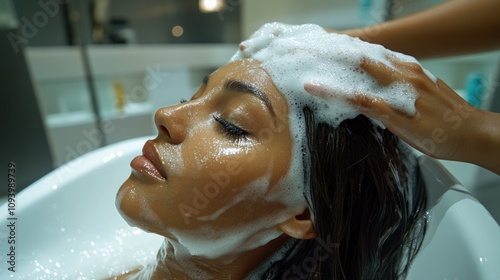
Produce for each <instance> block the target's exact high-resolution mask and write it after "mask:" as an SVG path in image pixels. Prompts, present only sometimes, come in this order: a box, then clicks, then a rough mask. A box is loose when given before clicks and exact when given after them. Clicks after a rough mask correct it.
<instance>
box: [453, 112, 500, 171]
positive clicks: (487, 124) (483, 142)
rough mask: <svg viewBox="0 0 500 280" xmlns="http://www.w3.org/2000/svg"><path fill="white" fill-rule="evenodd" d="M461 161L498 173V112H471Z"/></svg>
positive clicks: (499, 121) (499, 148) (499, 142)
mask: <svg viewBox="0 0 500 280" xmlns="http://www.w3.org/2000/svg"><path fill="white" fill-rule="evenodd" d="M468 123H469V127H468V128H466V129H464V130H463V131H465V132H467V136H466V137H465V139H466V145H464V147H463V150H464V153H463V154H462V156H461V157H462V158H461V159H459V160H461V161H466V162H470V163H473V164H476V165H479V166H481V167H484V168H486V169H489V170H491V171H493V172H495V173H497V174H500V114H499V113H494V112H488V111H484V110H479V109H477V110H475V111H474V112H473V113H472V114H471V120H470V121H469V122H468Z"/></svg>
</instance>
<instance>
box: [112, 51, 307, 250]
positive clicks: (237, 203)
mask: <svg viewBox="0 0 500 280" xmlns="http://www.w3.org/2000/svg"><path fill="white" fill-rule="evenodd" d="M155 123H156V127H157V129H158V131H159V132H158V136H157V137H156V138H155V139H154V140H150V141H148V142H147V143H146V145H145V146H144V149H143V156H142V157H138V158H136V159H134V161H132V163H131V166H132V168H133V169H132V175H131V176H130V177H129V178H128V179H127V181H125V183H124V184H123V185H122V187H121V188H120V190H119V191H118V194H117V200H116V205H117V207H118V209H119V211H120V213H121V214H122V216H123V217H124V218H125V219H126V220H127V221H128V222H129V223H130V224H131V225H134V226H138V227H141V228H143V229H145V230H147V231H151V232H155V233H158V234H161V235H164V236H166V237H168V238H172V239H177V240H179V239H181V237H180V236H179V235H182V233H186V232H193V231H196V230H199V229H203V230H204V232H209V231H210V230H211V229H214V231H213V234H214V236H215V235H218V234H220V235H221V236H222V235H224V234H226V235H227V233H228V230H229V231H230V230H234V231H238V232H240V231H241V228H244V227H245V225H253V227H262V228H261V229H258V230H260V231H262V230H263V229H264V230H273V228H275V226H276V223H279V222H280V221H279V220H280V219H281V220H282V219H286V217H285V216H288V217H293V216H295V215H298V214H300V212H301V211H303V210H304V208H303V207H302V208H301V209H300V210H298V209H297V207H296V206H290V205H287V204H286V203H283V202H282V201H283V198H284V197H286V195H287V192H289V190H287V188H286V186H284V185H286V184H283V183H280V179H282V178H283V177H284V176H285V175H286V174H287V171H288V168H289V165H290V160H291V151H292V142H291V135H290V130H289V125H288V105H287V102H286V100H285V99H284V97H283V95H282V94H281V93H280V92H279V91H278V90H277V89H276V87H275V86H274V84H273V82H272V80H271V79H270V77H269V76H268V74H267V73H266V72H265V71H264V70H262V69H261V68H260V66H259V63H258V62H256V61H253V60H239V61H235V62H232V63H230V64H227V65H225V66H223V67H221V68H220V69H218V70H217V71H215V72H213V73H212V74H211V75H210V76H208V79H205V81H204V82H203V84H202V86H201V87H200V88H199V90H198V91H197V92H196V93H195V94H194V96H193V97H192V99H191V100H189V101H187V102H184V103H181V104H178V105H174V106H171V107H165V108H161V109H159V110H158V111H157V112H156V114H155ZM277 213H281V214H279V215H278V214H277ZM276 215H278V216H279V217H278V216H276ZM240 233H241V232H240Z"/></svg>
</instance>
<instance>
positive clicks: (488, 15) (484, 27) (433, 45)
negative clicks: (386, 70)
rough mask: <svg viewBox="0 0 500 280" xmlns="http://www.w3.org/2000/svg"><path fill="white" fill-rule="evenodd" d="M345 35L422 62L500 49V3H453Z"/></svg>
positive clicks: (481, 0)
mask: <svg viewBox="0 0 500 280" xmlns="http://www.w3.org/2000/svg"><path fill="white" fill-rule="evenodd" d="M343 33H346V34H349V35H351V36H355V37H359V38H360V39H362V40H364V41H367V42H370V43H375V44H380V45H383V46H384V47H386V48H389V49H391V50H394V51H397V52H402V53H406V54H409V55H412V56H414V57H416V58H418V59H423V58H432V57H439V56H449V55H459V54H465V53H472V52H479V51H489V50H493V49H497V48H500V0H449V1H447V2H445V3H443V4H441V5H438V6H436V7H434V8H431V9H428V10H425V11H422V12H420V13H416V14H413V15H410V16H407V17H404V18H400V19H395V20H392V21H388V22H384V23H382V24H380V25H375V26H370V27H366V28H362V29H353V30H347V31H345V32H343Z"/></svg>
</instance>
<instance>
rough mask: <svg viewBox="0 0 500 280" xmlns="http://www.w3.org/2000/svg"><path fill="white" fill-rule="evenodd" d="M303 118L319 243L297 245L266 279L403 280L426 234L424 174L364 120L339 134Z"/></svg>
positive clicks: (387, 133)
mask: <svg viewBox="0 0 500 280" xmlns="http://www.w3.org/2000/svg"><path fill="white" fill-rule="evenodd" d="M304 116H305V122H306V134H307V148H308V149H309V153H310V164H311V166H310V168H309V170H310V174H309V176H307V177H308V178H310V180H309V181H310V192H311V195H310V197H311V201H310V202H309V203H310V205H309V206H310V211H311V213H310V215H311V217H312V218H313V222H314V230H315V232H316V238H314V239H309V240H296V241H294V244H293V245H292V246H291V247H290V248H289V250H288V252H287V254H286V255H287V256H288V257H286V258H285V259H283V260H281V261H278V262H276V263H274V264H273V265H272V267H271V268H270V269H269V270H268V271H267V272H266V273H265V277H264V278H265V279H348V280H356V279H384V280H385V279H404V278H405V277H406V275H407V273H408V271H409V268H410V265H411V262H412V261H413V259H414V257H415V256H416V254H417V252H418V250H419V249H420V247H421V244H422V241H423V238H424V234H425V229H426V220H425V219H426V216H425V215H424V213H425V206H426V201H427V195H426V191H425V187H424V186H423V183H422V182H421V180H420V179H419V178H420V176H419V169H418V166H417V165H416V164H415V165H414V166H410V165H408V164H407V163H406V161H405V156H406V155H405V154H404V153H402V148H403V147H402V145H401V143H400V142H399V141H400V140H399V139H398V138H397V137H396V136H394V134H392V133H391V132H390V131H388V130H384V129H380V128H378V127H374V126H373V124H372V122H371V121H370V120H369V119H368V118H366V117H365V116H358V117H357V118H355V119H350V120H345V121H344V122H342V123H341V124H340V125H339V126H338V127H337V128H333V127H331V126H330V125H328V124H325V123H317V121H316V119H315V116H314V113H313V112H312V111H311V110H309V109H308V108H305V109H304ZM307 169H308V168H307V167H306V170H307Z"/></svg>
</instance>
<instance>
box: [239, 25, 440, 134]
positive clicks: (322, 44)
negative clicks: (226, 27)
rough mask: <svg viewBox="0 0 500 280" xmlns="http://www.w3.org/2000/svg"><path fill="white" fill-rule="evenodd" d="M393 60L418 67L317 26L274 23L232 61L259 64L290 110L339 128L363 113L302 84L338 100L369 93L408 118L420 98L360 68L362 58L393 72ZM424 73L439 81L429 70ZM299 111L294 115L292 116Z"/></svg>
mask: <svg viewBox="0 0 500 280" xmlns="http://www.w3.org/2000/svg"><path fill="white" fill-rule="evenodd" d="M390 57H392V58H394V59H396V60H399V61H403V62H412V63H416V64H418V62H417V60H416V59H414V58H413V57H410V56H407V55H403V54H400V53H396V52H392V51H390V50H387V49H385V48H384V47H382V46H380V45H374V44H370V43H366V42H363V41H361V40H359V39H358V38H352V37H350V36H347V35H343V34H334V33H328V32H326V31H325V30H324V29H323V28H322V27H320V26H318V25H314V24H305V25H297V26H295V25H286V24H282V23H270V24H266V25H264V26H262V27H261V28H260V29H259V30H258V31H256V32H255V33H254V34H253V35H252V36H251V37H250V38H249V39H248V40H246V41H243V42H242V43H241V44H240V50H239V51H238V52H237V53H236V54H235V55H234V56H233V57H232V58H231V61H234V60H237V59H242V58H253V59H256V60H258V61H260V62H261V66H262V68H264V69H265V70H266V71H267V72H268V73H269V75H270V76H271V78H272V79H273V81H274V83H275V85H276V86H277V87H278V89H279V90H280V91H281V92H282V93H283V94H284V95H285V96H286V98H287V100H288V102H289V105H290V107H291V108H292V109H296V108H299V109H300V110H301V109H302V108H304V107H305V106H307V107H309V108H310V109H312V110H313V112H314V113H315V115H316V117H317V118H318V120H319V121H320V122H326V123H328V124H330V125H332V126H334V127H337V126H338V125H339V124H340V123H341V122H342V121H343V120H345V119H351V118H354V117H356V116H357V115H359V112H358V111H357V110H356V109H355V108H354V107H353V106H352V105H351V104H349V103H347V102H346V101H345V99H344V98H324V97H322V96H318V95H312V94H309V93H307V92H306V91H305V90H304V84H306V83H310V84H318V85H321V86H322V87H325V88H328V89H329V90H331V92H332V93H334V94H335V95H336V96H339V97H348V96H353V95H354V94H357V93H362V94H367V95H369V96H372V97H376V98H381V99H383V100H384V101H385V102H386V103H387V104H389V105H390V106H392V107H394V108H397V109H399V110H401V111H403V112H406V113H407V114H409V115H414V114H415V112H416V111H415V100H416V99H417V97H418V93H417V91H416V90H415V89H414V88H413V87H412V86H411V85H410V84H406V83H393V84H390V85H386V86H384V85H381V84H380V83H378V82H377V80H376V79H375V78H373V77H371V76H370V75H369V74H368V73H366V72H365V71H362V70H361V69H360V67H359V66H360V64H361V62H362V60H363V59H370V60H373V61H376V62H380V63H384V64H386V65H388V66H389V67H392V63H391V61H390V60H389V58H390ZM395 71H396V70H395ZM425 73H426V74H427V75H428V76H429V77H430V78H431V79H432V80H434V81H436V78H434V77H433V76H432V75H431V74H430V73H429V72H428V71H425ZM296 111H297V110H292V114H295V113H297V112H296Z"/></svg>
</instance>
